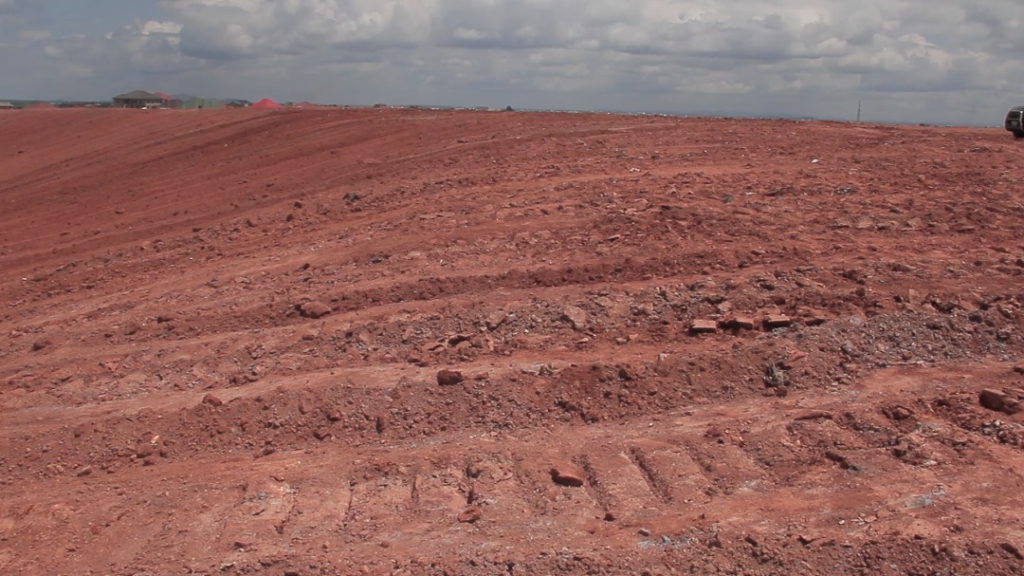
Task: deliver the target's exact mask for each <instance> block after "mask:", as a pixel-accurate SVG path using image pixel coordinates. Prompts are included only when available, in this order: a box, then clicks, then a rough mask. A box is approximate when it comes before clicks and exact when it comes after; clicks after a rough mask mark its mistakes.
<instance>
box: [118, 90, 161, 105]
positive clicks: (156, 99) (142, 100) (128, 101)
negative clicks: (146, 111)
mask: <svg viewBox="0 0 1024 576" xmlns="http://www.w3.org/2000/svg"><path fill="white" fill-rule="evenodd" d="M163 103H164V99H163V98H161V97H160V96H157V95H156V94H151V93H149V92H146V91H145V90H136V91H134V92H129V93H127V94H121V95H120V96H114V107H115V108H145V107H147V106H162V105H163Z"/></svg>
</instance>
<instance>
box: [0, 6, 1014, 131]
mask: <svg viewBox="0 0 1024 576" xmlns="http://www.w3.org/2000/svg"><path fill="white" fill-rule="evenodd" d="M11 5H13V4H12V0H0V8H2V7H3V6H11ZM159 6H160V7H161V8H162V9H163V11H164V13H165V16H166V17H165V18H164V19H161V20H145V21H142V22H138V23H136V24H133V25H131V26H128V27H121V28H118V29H117V30H115V31H114V32H112V33H111V34H110V35H108V36H107V37H106V38H92V39H87V40H81V39H68V38H64V39H57V38H43V37H39V38H35V37H33V36H32V31H31V30H25V31H24V32H23V33H24V34H26V36H24V37H23V38H21V40H23V41H31V40H35V41H40V40H47V44H48V45H51V46H54V47H56V48H57V49H60V50H61V51H62V52H63V54H64V58H66V59H68V60H69V61H68V62H67V63H66V64H67V66H72V65H76V66H78V67H79V69H80V70H91V71H92V73H93V75H94V77H96V78H97V82H99V81H100V80H99V79H100V78H103V80H105V81H109V80H110V79H111V78H117V77H122V78H124V80H122V82H124V81H132V82H138V83H140V84H141V83H142V82H143V81H146V80H147V78H150V77H151V76H153V75H160V76H161V78H162V80H161V81H162V82H166V83H165V84H163V86H166V85H167V84H169V83H178V84H180V85H181V88H180V90H183V91H204V90H205V91H216V92H218V93H221V94H230V95H245V94H242V93H243V92H247V91H252V92H256V93H257V94H253V95H254V96H255V95H263V94H268V95H274V96H276V97H278V98H282V99H287V98H295V99H306V98H313V94H320V95H321V97H322V99H326V100H333V101H346V102H347V101H353V100H358V101H363V102H366V103H369V102H374V101H378V100H387V101H407V102H417V103H422V102H429V101H434V102H440V103H467V104H471V103H482V104H495V105H497V104H505V103H508V104H513V105H516V106H533V107H546V106H550V107H579V108H588V107H600V108H608V107H613V108H624V109H673V110H679V111H689V110H696V109H709V108H719V109H717V110H712V111H721V112H744V113H809V114H822V115H831V116H835V115H837V114H838V113H837V112H836V106H837V103H839V102H852V103H854V104H855V103H856V101H857V100H858V99H860V98H864V99H865V100H866V101H868V102H871V103H874V104H877V106H875V107H873V108H874V109H875V110H876V111H881V110H884V114H883V113H881V112H878V116H876V118H884V119H892V120H895V119H905V120H908V121H925V120H927V121H942V120H948V121H959V122H979V121H988V119H989V117H990V115H993V114H995V115H998V114H1001V108H1003V107H1004V105H1005V104H1006V103H1008V102H1010V101H1012V100H1014V99H1015V98H1021V99H1022V100H1024V86H1021V85H1020V84H1019V82H1018V81H1017V78H1019V71H1017V69H1018V68H1019V62H1020V61H1022V60H1024V16H1022V15H1021V13H1020V11H1019V0H931V1H929V2H924V1H911V0H862V1H861V2H856V3H855V2H848V1H840V0H733V1H732V2H728V3H725V2H721V1H720V0H687V1H683V0H161V1H160V2H159ZM37 50H38V48H37ZM0 72H2V70H0ZM498 99H501V100H502V101H496V100H498ZM506 99H507V100H512V99H515V100H516V101H507V102H506V101H505V100H506ZM923 100H927V102H926V103H923V104H922V102H923ZM965 102H967V103H969V104H970V105H969V106H966V107H965V105H964V103H965ZM943 110H945V112H943ZM925 114H927V115H928V116H927V117H924V116H923V115H925Z"/></svg>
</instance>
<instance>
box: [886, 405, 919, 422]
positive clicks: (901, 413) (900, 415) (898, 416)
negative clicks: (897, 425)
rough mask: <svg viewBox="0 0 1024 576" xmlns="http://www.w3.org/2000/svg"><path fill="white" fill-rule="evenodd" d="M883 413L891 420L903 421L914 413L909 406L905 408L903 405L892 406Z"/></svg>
mask: <svg viewBox="0 0 1024 576" xmlns="http://www.w3.org/2000/svg"><path fill="white" fill-rule="evenodd" d="M885 415H886V416H888V417H889V418H890V419H891V420H896V421H903V420H907V419H908V418H911V417H912V416H913V415H914V413H913V412H911V410H910V409H909V408H905V407H903V406H894V407H892V408H890V409H888V410H886V411H885Z"/></svg>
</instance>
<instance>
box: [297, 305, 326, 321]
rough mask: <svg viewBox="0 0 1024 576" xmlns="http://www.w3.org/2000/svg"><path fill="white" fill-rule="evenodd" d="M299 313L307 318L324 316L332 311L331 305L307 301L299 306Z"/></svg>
mask: <svg viewBox="0 0 1024 576" xmlns="http://www.w3.org/2000/svg"><path fill="white" fill-rule="evenodd" d="M299 313H300V314H302V316H303V317H305V318H322V317H324V316H327V315H328V314H330V313H331V307H330V306H328V305H327V304H324V303H323V302H318V301H313V302H306V303H305V304H302V305H300V306H299Z"/></svg>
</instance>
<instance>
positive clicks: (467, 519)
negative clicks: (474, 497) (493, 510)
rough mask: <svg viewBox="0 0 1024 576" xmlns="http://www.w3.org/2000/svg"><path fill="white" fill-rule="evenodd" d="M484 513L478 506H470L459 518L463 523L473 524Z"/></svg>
mask: <svg viewBox="0 0 1024 576" xmlns="http://www.w3.org/2000/svg"><path fill="white" fill-rule="evenodd" d="M483 515H484V513H483V510H481V509H480V508H479V507H477V506H470V507H469V508H466V509H465V510H463V511H462V512H460V513H459V516H458V520H459V522H462V523H463V524H472V523H474V522H476V521H477V520H480V518H482V517H483Z"/></svg>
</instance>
